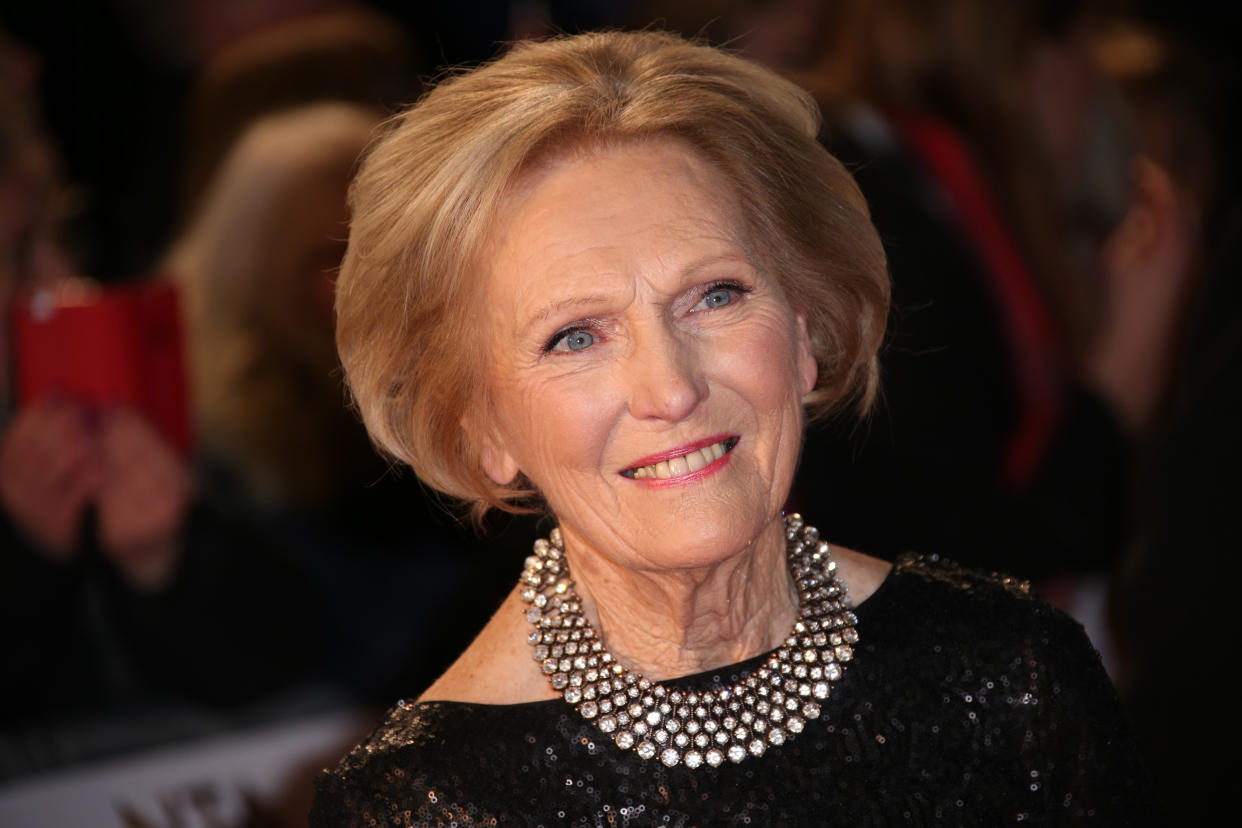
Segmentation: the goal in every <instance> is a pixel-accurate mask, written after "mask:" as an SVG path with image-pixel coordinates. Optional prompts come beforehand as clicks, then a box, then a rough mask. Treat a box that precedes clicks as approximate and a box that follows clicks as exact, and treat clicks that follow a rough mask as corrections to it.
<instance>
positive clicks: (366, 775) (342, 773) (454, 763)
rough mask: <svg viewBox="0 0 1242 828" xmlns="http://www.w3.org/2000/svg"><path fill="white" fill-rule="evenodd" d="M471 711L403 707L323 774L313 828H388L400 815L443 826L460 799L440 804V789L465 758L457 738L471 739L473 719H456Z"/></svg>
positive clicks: (409, 704) (450, 707)
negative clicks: (456, 744)
mask: <svg viewBox="0 0 1242 828" xmlns="http://www.w3.org/2000/svg"><path fill="white" fill-rule="evenodd" d="M468 712H469V711H468V710H464V709H461V708H459V707H458V706H455V705H443V704H437V703H430V704H423V703H413V702H405V701H403V702H400V703H398V704H397V705H396V706H395V707H393V708H392V709H391V710H390V711H389V712H388V713H387V714H386V715H385V717H384V719H383V721H382V722H381V723H380V724H379V726H378V727H376V728H375V730H374V731H372V732H371V734H370V735H369V736H368V737H367V738H366V739H364V740H363V741H362V742H361V743H359V744H358V745H357V746H356V747H355V748H354V749H353V750H351V751H350V752H349V753H348V754H347V755H346V756H345V757H344V758H343V759H341V761H340V762H338V763H337V764H336V765H335V766H334V767H331V768H328V769H327V770H324V771H323V772H322V773H320V775H319V778H318V779H317V780H316V783H315V801H314V806H313V807H312V810H311V815H310V826H311V828H329V826H331V828H343V826H363V825H388V824H390V820H392V818H393V814H394V813H400V812H405V813H406V814H409V815H411V816H412V817H413V818H414V819H415V820H416V821H419V824H423V823H424V822H430V824H440V823H439V822H438V821H437V820H439V818H440V816H443V815H444V814H445V813H447V812H446V811H445V810H444V809H445V808H449V809H452V808H458V807H459V805H458V804H456V800H454V802H453V803H449V802H444V803H441V802H439V796H438V795H437V791H440V790H442V784H441V783H442V782H443V780H445V779H451V778H453V776H454V774H456V773H457V771H456V770H454V769H455V768H458V766H459V765H460V764H461V761H462V760H463V758H464V757H462V756H461V755H460V754H462V753H463V752H464V751H463V750H462V749H458V748H455V747H454V740H455V739H457V738H458V737H459V736H463V735H468V724H469V723H468V721H467V722H466V723H465V725H463V723H462V722H460V721H457V719H461V718H463V714H466V715H465V719H467V720H468V719H469V716H468ZM450 815H451V814H450ZM463 816H464V815H463ZM472 816H477V815H472ZM460 824H473V823H472V822H468V821H465V820H462V821H461V823H460Z"/></svg>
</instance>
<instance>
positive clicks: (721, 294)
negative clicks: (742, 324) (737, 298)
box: [703, 288, 733, 308]
mask: <svg viewBox="0 0 1242 828" xmlns="http://www.w3.org/2000/svg"><path fill="white" fill-rule="evenodd" d="M732 301H733V291H732V290H730V289H729V288H716V289H715V290H712V291H709V292H708V294H707V295H706V296H704V297H703V305H704V307H707V308H720V307H724V306H725V305H727V304H729V303H730V302H732Z"/></svg>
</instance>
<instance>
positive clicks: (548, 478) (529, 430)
mask: <svg viewBox="0 0 1242 828" xmlns="http://www.w3.org/2000/svg"><path fill="white" fill-rule="evenodd" d="M513 390H515V391H517V393H511V394H506V395H505V400H504V402H505V405H506V408H505V414H506V416H505V417H504V418H503V419H504V422H505V426H504V432H505V440H506V443H507V444H508V446H509V451H510V453H511V454H512V455H513V457H514V459H515V460H516V461H517V464H518V467H519V468H520V469H521V471H522V472H523V474H525V475H526V477H527V478H529V479H530V481H531V482H532V483H534V484H535V485H536V486H537V487H538V488H540V489H541V490H542V491H543V492H544V494H545V495H549V496H551V495H552V494H553V491H554V490H555V489H556V488H557V486H558V483H559V481H560V480H562V479H563V478H564V477H565V476H566V475H567V474H573V473H574V472H577V471H587V472H592V473H595V472H598V471H599V469H600V463H601V462H602V460H601V458H602V457H603V454H604V450H605V447H606V445H607V441H608V434H609V431H608V418H607V416H606V411H607V409H608V404H607V402H606V400H605V399H604V395H603V394H601V393H600V391H601V388H600V384H599V383H598V382H593V383H589V384H588V383H585V382H574V381H558V382H552V383H546V384H543V385H540V386H537V387H532V388H524V389H520V390H518V389H513Z"/></svg>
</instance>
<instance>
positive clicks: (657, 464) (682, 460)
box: [621, 437, 738, 480]
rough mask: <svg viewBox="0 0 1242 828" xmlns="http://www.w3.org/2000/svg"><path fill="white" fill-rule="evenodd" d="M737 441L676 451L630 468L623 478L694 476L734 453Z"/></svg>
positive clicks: (725, 439)
mask: <svg viewBox="0 0 1242 828" xmlns="http://www.w3.org/2000/svg"><path fill="white" fill-rule="evenodd" d="M737 441H738V438H737V437H723V438H717V439H713V440H712V441H711V442H704V443H702V444H699V445H696V446H688V447H686V448H685V449H684V450H678V451H674V452H672V453H671V454H670V455H669V456H666V457H661V458H660V459H659V460H653V462H650V463H646V464H643V465H638V466H633V467H631V468H628V469H626V470H625V471H623V472H621V476H622V477H628V478H630V479H631V480H668V479H670V478H673V477H680V476H681V475H684V474H692V473H694V472H696V471H699V470H700V469H703V468H705V467H707V466H709V465H711V464H712V463H714V462H716V461H717V460H719V459H720V458H722V457H724V456H725V455H726V454H728V453H729V452H731V451H733V447H734V446H736V445H737Z"/></svg>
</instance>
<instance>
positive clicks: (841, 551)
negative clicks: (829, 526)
mask: <svg viewBox="0 0 1242 828" xmlns="http://www.w3.org/2000/svg"><path fill="white" fill-rule="evenodd" d="M832 557H833V558H834V559H836V562H837V569H838V572H839V573H840V575H841V580H842V581H844V582H845V586H846V589H848V590H849V598H850V602H851V603H852V604H853V605H854V606H858V605H859V604H861V603H862V602H863V601H866V600H867V599H868V598H870V597H871V593H873V592H875V591H876V590H877V589H879V587H880V584H882V583H884V579H885V578H887V577H888V573H889V572H891V571H892V569H893V565H892V564H891V563H889V562H888V561H882V560H880V559H879V558H873V557H871V556H870V555H864V554H863V553H861V552H855V551H854V550H853V549H846V548H845V547H842V546H834V547H832Z"/></svg>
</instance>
